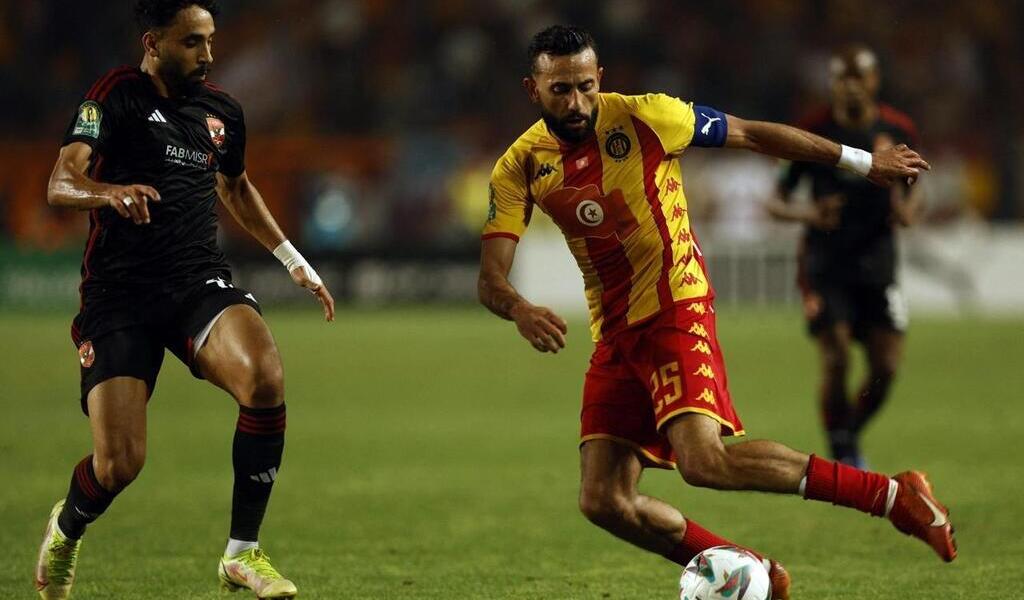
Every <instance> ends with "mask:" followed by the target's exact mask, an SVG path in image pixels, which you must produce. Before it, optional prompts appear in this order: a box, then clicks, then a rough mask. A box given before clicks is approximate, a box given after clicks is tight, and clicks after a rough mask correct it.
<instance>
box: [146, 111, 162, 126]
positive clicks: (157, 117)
mask: <svg viewBox="0 0 1024 600" xmlns="http://www.w3.org/2000/svg"><path fill="white" fill-rule="evenodd" d="M146 120H147V121H152V122H153V123H166V122H167V119H165V118H164V115H163V113H161V112H160V109H159V108H155V109H153V112H152V113H150V114H149V118H148V119H146Z"/></svg>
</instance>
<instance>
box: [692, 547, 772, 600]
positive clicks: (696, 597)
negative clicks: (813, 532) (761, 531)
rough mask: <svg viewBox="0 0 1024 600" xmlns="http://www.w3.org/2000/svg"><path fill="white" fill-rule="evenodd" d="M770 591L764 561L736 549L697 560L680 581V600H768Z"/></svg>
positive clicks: (719, 549)
mask: <svg viewBox="0 0 1024 600" xmlns="http://www.w3.org/2000/svg"><path fill="white" fill-rule="evenodd" d="M771 590H772V588H771V581H770V580H769V578H768V571H766V570H765V568H764V565H763V564H762V563H761V560H760V559H759V558H757V557H756V556H754V555H753V554H751V553H750V552H747V551H746V550H743V549H742V548H736V547H734V546H715V547H714V548H708V549H707V550H705V551H703V552H701V553H700V554H698V555H697V556H694V557H693V560H691V561H690V564H688V565H686V569H684V570H683V575H682V577H680V578H679V600H768V599H769V598H770V597H771V593H772V592H771Z"/></svg>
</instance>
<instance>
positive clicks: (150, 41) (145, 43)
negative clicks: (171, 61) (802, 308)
mask: <svg viewBox="0 0 1024 600" xmlns="http://www.w3.org/2000/svg"><path fill="white" fill-rule="evenodd" d="M156 43H157V35H156V34H155V33H153V32H152V31H147V32H146V33H144V34H142V49H143V50H144V51H145V52H146V55H147V56H152V57H153V58H160V50H159V49H157V45H156Z"/></svg>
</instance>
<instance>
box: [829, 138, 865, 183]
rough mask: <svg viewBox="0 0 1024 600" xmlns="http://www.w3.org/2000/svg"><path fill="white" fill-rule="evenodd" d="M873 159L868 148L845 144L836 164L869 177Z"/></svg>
mask: <svg viewBox="0 0 1024 600" xmlns="http://www.w3.org/2000/svg"><path fill="white" fill-rule="evenodd" d="M871 161H872V157H871V153H870V152H868V151H867V150H861V149H860V148H852V147H850V146H846V145H843V148H842V151H841V152H840V154H839V162H838V163H837V164H836V166H838V167H839V168H840V169H846V170H847V171H853V172H854V173H856V174H858V175H860V176H862V177H867V176H868V173H870V172H871Z"/></svg>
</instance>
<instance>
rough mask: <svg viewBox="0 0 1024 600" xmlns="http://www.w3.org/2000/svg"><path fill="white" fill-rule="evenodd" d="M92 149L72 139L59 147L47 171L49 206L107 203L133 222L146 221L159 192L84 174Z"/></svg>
mask: <svg viewBox="0 0 1024 600" xmlns="http://www.w3.org/2000/svg"><path fill="white" fill-rule="evenodd" d="M90 158H92V148H91V147H90V146H89V145H88V144H86V143H83V142H74V143H71V144H68V145H67V146H64V147H63V148H61V149H60V154H59V155H58V156H57V163H56V164H55V165H54V166H53V172H52V173H50V182H49V184H48V185H47V187H46V201H47V202H48V203H49V204H50V206H61V207H65V208H77V209H79V210H90V209H93V208H103V207H106V206H109V207H110V208H112V209H114V210H115V211H117V214H119V215H121V216H122V217H124V218H126V219H131V220H132V221H134V222H135V224H136V225H141V224H143V223H149V202H151V201H156V202H159V201H160V193H159V192H157V191H156V190H155V189H153V188H151V187H150V186H148V185H114V184H110V183H100V182H98V181H94V180H92V179H90V178H89V176H88V175H86V170H88V168H89V159H90Z"/></svg>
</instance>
